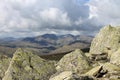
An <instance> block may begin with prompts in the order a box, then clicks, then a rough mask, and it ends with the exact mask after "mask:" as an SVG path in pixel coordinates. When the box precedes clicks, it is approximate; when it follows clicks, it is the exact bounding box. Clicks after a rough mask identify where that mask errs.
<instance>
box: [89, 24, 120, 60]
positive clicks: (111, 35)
mask: <svg viewBox="0 0 120 80" xmlns="http://www.w3.org/2000/svg"><path fill="white" fill-rule="evenodd" d="M118 48H120V27H112V26H111V25H108V26H105V27H103V28H102V29H101V30H100V32H99V33H98V34H97V35H96V37H95V38H94V39H93V41H92V43H91V47H90V54H91V55H92V59H94V60H96V58H98V56H99V60H100V56H101V60H102V59H105V57H106V58H108V59H109V58H110V56H111V54H112V53H114V52H115V51H116V50H118ZM102 56H103V57H102Z"/></svg>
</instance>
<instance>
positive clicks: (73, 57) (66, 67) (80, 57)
mask: <svg viewBox="0 0 120 80" xmlns="http://www.w3.org/2000/svg"><path fill="white" fill-rule="evenodd" d="M90 67H91V66H90V62H89V60H88V58H87V57H86V56H85V54H84V53H83V52H82V51H81V50H80V49H76V50H75V51H73V52H71V53H69V54H66V55H65V56H64V57H63V58H62V59H61V60H60V61H59V62H58V63H57V67H56V69H57V71H58V72H61V71H72V72H73V73H77V74H81V73H84V72H86V70H88V69H90Z"/></svg>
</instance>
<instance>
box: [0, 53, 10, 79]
mask: <svg viewBox="0 0 120 80" xmlns="http://www.w3.org/2000/svg"><path fill="white" fill-rule="evenodd" d="M10 60H11V58H8V57H7V56H5V55H0V80H2V78H3V77H4V75H5V71H6V70H7V68H8V66H9V63H10Z"/></svg>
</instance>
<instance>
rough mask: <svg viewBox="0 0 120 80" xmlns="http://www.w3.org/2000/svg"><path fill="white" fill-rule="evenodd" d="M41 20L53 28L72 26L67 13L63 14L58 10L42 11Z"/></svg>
mask: <svg viewBox="0 0 120 80" xmlns="http://www.w3.org/2000/svg"><path fill="white" fill-rule="evenodd" d="M40 18H41V20H42V21H43V22H44V24H45V23H46V24H48V25H52V26H56V27H57V26H70V25H71V21H70V19H69V17H68V14H67V12H62V11H61V10H59V9H58V8H49V9H47V10H43V11H40Z"/></svg>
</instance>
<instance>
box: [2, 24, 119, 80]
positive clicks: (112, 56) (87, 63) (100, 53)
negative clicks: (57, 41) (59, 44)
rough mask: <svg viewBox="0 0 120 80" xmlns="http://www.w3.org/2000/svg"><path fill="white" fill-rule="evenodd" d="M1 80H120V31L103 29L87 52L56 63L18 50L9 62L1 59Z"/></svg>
mask: <svg viewBox="0 0 120 80" xmlns="http://www.w3.org/2000/svg"><path fill="white" fill-rule="evenodd" d="M49 57H51V56H49ZM0 80H120V28H119V27H112V26H111V25H108V26H105V27H103V28H102V29H101V30H100V32H99V33H98V34H97V35H96V37H95V38H94V39H93V41H92V43H91V47H90V51H89V52H87V53H84V52H82V51H81V50H80V49H76V50H74V51H72V52H70V53H67V54H65V55H64V56H63V57H62V58H61V59H60V60H59V61H55V60H54V59H52V60H49V59H47V60H46V59H43V58H41V57H39V56H37V55H35V54H32V53H31V52H29V51H28V50H25V49H17V50H16V52H15V53H14V55H13V57H12V59H11V58H8V57H7V56H2V55H1V56H0Z"/></svg>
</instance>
